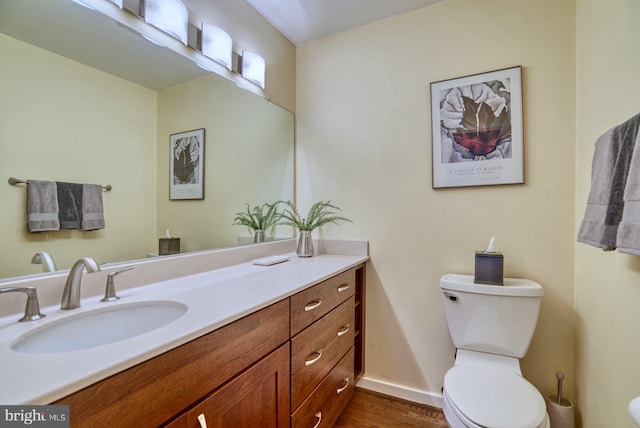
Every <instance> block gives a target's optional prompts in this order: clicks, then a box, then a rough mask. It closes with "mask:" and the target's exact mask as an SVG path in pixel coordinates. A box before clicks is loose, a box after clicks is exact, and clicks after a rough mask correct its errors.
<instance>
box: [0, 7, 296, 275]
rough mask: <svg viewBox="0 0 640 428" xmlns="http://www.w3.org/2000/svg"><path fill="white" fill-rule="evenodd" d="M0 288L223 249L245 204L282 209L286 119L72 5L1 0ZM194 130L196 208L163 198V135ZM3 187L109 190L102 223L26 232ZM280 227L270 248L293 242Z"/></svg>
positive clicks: (21, 191)
mask: <svg viewBox="0 0 640 428" xmlns="http://www.w3.org/2000/svg"><path fill="white" fill-rule="evenodd" d="M0 56H1V57H2V63H3V66H2V67H1V68H0V81H2V88H1V89H0V153H1V156H0V171H1V172H2V174H3V176H2V177H0V179H1V180H2V181H1V183H4V184H0V200H1V201H2V202H1V204H2V207H3V209H2V210H1V212H0V231H1V232H2V236H3V238H4V242H3V245H0V278H7V277H15V276H22V275H30V274H37V273H40V272H42V270H43V269H42V266H40V265H34V264H32V263H31V260H32V257H33V255H34V254H35V253H37V252H39V251H47V252H48V253H50V254H51V255H52V256H53V259H54V260H55V262H56V264H57V268H58V269H60V270H61V269H68V268H69V267H70V266H71V264H72V263H73V262H74V261H75V260H77V259H78V258H80V257H85V256H90V257H93V258H94V259H95V260H96V261H97V262H98V263H111V262H121V261H126V260H136V259H142V258H145V257H147V256H150V255H153V254H154V253H156V252H157V251H158V239H159V238H161V237H163V236H164V234H165V230H166V229H170V230H171V234H172V235H173V236H176V237H179V238H180V239H181V249H182V251H183V252H185V251H186V252H188V251H199V250H205V249H212V248H221V247H230V246H235V245H237V243H238V238H239V237H242V236H249V232H248V231H247V230H246V229H244V228H242V227H240V226H234V225H232V223H233V219H234V217H235V213H237V212H239V211H243V210H244V209H245V208H246V206H245V204H250V205H251V206H254V205H258V204H262V203H264V202H273V201H276V200H293V191H294V183H293V182H294V116H293V114H292V113H291V112H289V111H286V110H284V109H283V108H281V107H279V106H277V105H275V104H273V103H271V102H269V101H267V100H265V99H264V98H262V97H260V96H258V95H256V94H255V93H253V92H251V91H247V90H246V89H242V88H240V87H238V86H237V85H236V84H235V83H234V82H232V81H230V80H228V79H226V78H223V77H221V76H218V75H216V74H213V73H208V72H206V71H204V70H202V69H200V68H199V67H197V66H196V64H194V62H193V61H191V60H190V59H188V58H185V57H184V56H181V55H178V54H176V53H175V52H171V51H170V50H169V49H167V48H164V47H161V46H156V45H153V44H151V43H150V42H148V41H147V40H144V39H143V38H142V37H140V36H139V34H135V33H134V32H131V31H129V30H127V29H126V28H123V27H122V26H121V25H118V24H117V23H116V22H114V21H113V20H112V19H111V18H108V17H106V16H104V15H102V14H101V13H99V12H97V11H95V10H88V9H85V8H84V7H82V6H80V5H78V4H75V3H73V2H72V1H71V0H47V1H42V0H20V1H15V0H0ZM200 128H204V130H205V150H204V199H202V200H170V199H169V153H170V142H169V141H170V136H171V135H172V134H176V133H181V132H185V131H190V130H194V129H200ZM9 177H16V178H20V179H24V180H26V179H41V180H53V181H67V182H76V183H93V184H103V185H106V184H110V185H111V186H112V190H111V191H110V192H105V193H104V194H103V202H104V211H105V221H106V227H105V229H102V230H97V231H93V232H82V231H78V230H63V231H53V232H43V233H29V232H28V231H27V228H26V186H25V185H24V184H19V185H9V184H8V183H7V180H8V178H9ZM291 237H292V231H291V229H290V228H286V229H282V230H277V231H276V232H275V235H274V236H272V238H291Z"/></svg>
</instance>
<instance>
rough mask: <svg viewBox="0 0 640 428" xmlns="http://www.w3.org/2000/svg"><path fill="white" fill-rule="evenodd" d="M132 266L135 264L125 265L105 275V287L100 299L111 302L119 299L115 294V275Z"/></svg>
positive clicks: (132, 267)
mask: <svg viewBox="0 0 640 428" xmlns="http://www.w3.org/2000/svg"><path fill="white" fill-rule="evenodd" d="M134 268H135V266H127V267H124V268H122V269H120V270H117V271H115V272H111V273H110V274H109V275H107V287H106V288H105V290H104V298H103V299H102V300H100V301H101V302H113V301H116V300H118V299H120V297H118V295H116V275H120V274H121V273H122V272H126V271H128V270H131V269H134Z"/></svg>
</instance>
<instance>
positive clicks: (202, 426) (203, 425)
mask: <svg viewBox="0 0 640 428" xmlns="http://www.w3.org/2000/svg"><path fill="white" fill-rule="evenodd" d="M198 422H200V428H207V419H206V418H205V417H204V413H200V414H199V415H198Z"/></svg>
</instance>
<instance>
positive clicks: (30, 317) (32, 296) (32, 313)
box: [0, 287, 45, 322]
mask: <svg viewBox="0 0 640 428" xmlns="http://www.w3.org/2000/svg"><path fill="white" fill-rule="evenodd" d="M13 291H20V292H22V293H26V294H27V306H26V307H25V308H24V316H23V317H22V318H20V319H19V320H18V321H20V322H23V321H35V320H39V319H40V318H43V317H44V316H45V315H44V314H41V313H40V305H38V294H37V293H36V289H35V287H7V288H0V294H2V293H11V292H13Z"/></svg>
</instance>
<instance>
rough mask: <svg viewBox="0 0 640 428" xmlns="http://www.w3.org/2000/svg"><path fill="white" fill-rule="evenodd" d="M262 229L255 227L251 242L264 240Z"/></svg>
mask: <svg viewBox="0 0 640 428" xmlns="http://www.w3.org/2000/svg"><path fill="white" fill-rule="evenodd" d="M264 240H265V239H264V229H256V230H255V231H254V234H253V243H254V244H257V243H258V242H264Z"/></svg>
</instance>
